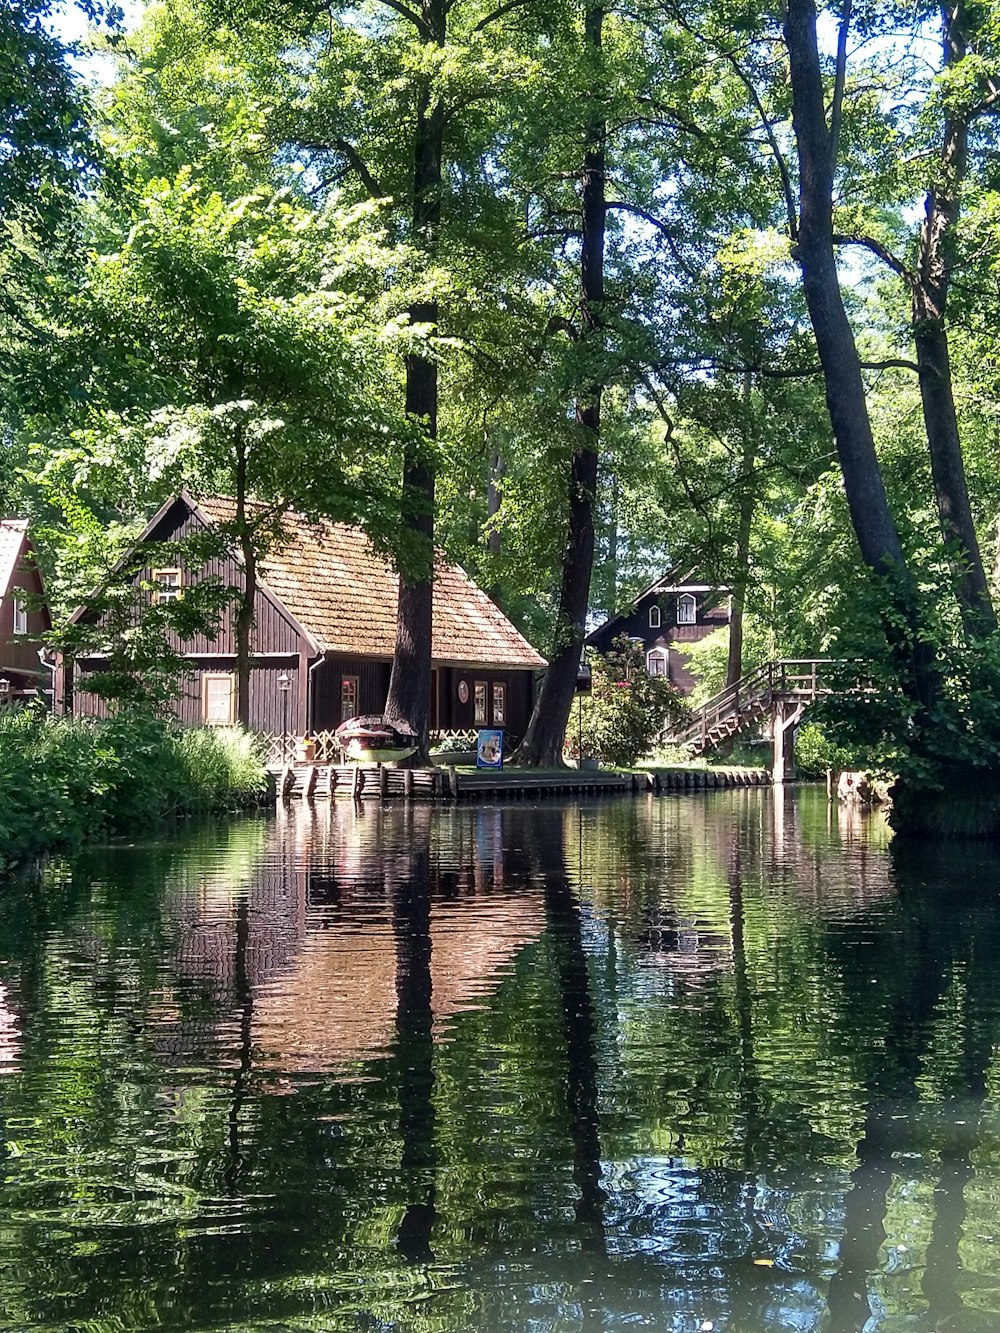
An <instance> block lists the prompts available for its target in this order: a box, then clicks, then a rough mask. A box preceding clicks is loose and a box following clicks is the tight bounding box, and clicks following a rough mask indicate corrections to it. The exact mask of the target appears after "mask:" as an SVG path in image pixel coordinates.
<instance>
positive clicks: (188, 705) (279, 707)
mask: <svg viewBox="0 0 1000 1333" xmlns="http://www.w3.org/2000/svg"><path fill="white" fill-rule="evenodd" d="M190 663H191V670H190V672H189V673H187V674H186V675H185V676H184V678H183V680H182V681H181V682H180V690H181V692H180V695H179V697H178V699H177V701H176V703H175V704H174V710H173V711H174V715H175V716H176V718H177V720H178V721H179V722H181V723H183V725H184V726H190V727H197V726H201V723H202V678H203V676H204V675H205V674H206V673H211V674H215V673H216V672H230V673H232V674H233V676H234V677H235V674H236V659H235V658H233V657H230V658H220V657H215V656H213V657H201V658H198V657H192V658H191V659H190ZM103 669H104V664H103V662H102V661H101V660H100V659H99V658H90V659H85V660H82V661H79V662H77V664H76V671H75V673H74V684H73V712H74V713H75V714H76V715H77V716H78V717H107V715H108V708H107V705H106V704H105V702H104V700H103V699H101V698H100V697H99V696H98V695H96V694H92V693H90V692H89V691H88V690H86V689H83V688H81V687H82V686H83V685H84V684H85V682H86V679H87V677H88V676H93V675H94V674H95V673H97V672H100V671H102V670H103ZM282 672H285V674H286V675H287V676H288V677H289V681H290V684H289V688H288V691H287V699H288V704H287V720H288V732H289V734H290V735H301V734H302V733H303V732H304V731H305V729H306V728H305V698H304V696H303V692H302V689H301V687H300V683H299V682H300V673H299V661H298V658H297V657H293V656H291V655H289V656H288V658H287V659H284V660H271V661H268V662H265V663H261V664H259V665H258V666H255V667H254V669H253V671H252V672H251V675H250V727H251V730H253V731H263V732H270V733H271V734H272V735H275V736H277V735H280V734H281V732H282V730H283V721H284V716H285V714H284V707H283V703H282V691H281V690H280V689H279V688H278V677H279V676H280V675H281V673H282ZM234 688H235V687H234Z"/></svg>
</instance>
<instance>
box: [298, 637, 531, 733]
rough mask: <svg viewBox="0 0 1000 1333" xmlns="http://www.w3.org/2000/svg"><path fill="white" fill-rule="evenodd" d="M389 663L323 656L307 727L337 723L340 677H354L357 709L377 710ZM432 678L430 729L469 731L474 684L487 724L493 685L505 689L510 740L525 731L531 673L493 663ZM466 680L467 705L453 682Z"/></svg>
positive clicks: (447, 669)
mask: <svg viewBox="0 0 1000 1333" xmlns="http://www.w3.org/2000/svg"><path fill="white" fill-rule="evenodd" d="M391 665H392V664H391V663H390V662H385V661H377V660H372V659H371V658H364V657H328V658H327V659H326V660H325V661H324V662H323V664H322V665H321V666H319V667H316V668H315V670H314V671H313V709H312V716H311V720H310V723H309V725H310V727H311V728H312V729H313V730H314V731H327V730H330V731H333V730H335V729H336V728H337V727H338V726H339V725H340V686H341V681H342V680H343V678H344V676H357V677H358V691H359V702H358V712H359V713H381V712H382V709H383V708H384V707H385V700H386V696H387V695H388V693H389V673H390V670H391ZM433 679H434V682H435V683H436V686H437V690H436V698H432V699H431V710H430V718H431V729H432V730H437V729H441V730H460V729H462V730H464V729H468V730H474V729H475V726H476V723H475V682H476V681H477V680H482V681H485V682H486V685H487V698H488V702H489V709H490V714H489V721H488V723H487V725H488V726H492V725H493V714H492V703H493V686H494V684H498V685H503V686H504V687H505V688H506V691H507V709H506V722H505V723H504V726H505V728H506V730H507V731H508V733H509V734H510V736H511V737H512V738H514V737H517V738H520V737H521V736H523V735H524V732H525V729H526V728H527V725H528V719H529V718H530V716H531V705H532V702H533V697H534V696H533V689H534V672H532V671H498V670H496V669H495V668H493V667H486V666H483V667H452V666H435V667H434V673H433ZM460 680H466V681H468V683H469V699H468V703H465V704H463V703H462V702H461V700H460V699H459V697H458V682H459V681H460Z"/></svg>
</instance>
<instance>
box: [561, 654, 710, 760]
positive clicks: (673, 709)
mask: <svg viewBox="0 0 1000 1333" xmlns="http://www.w3.org/2000/svg"><path fill="white" fill-rule="evenodd" d="M590 668H591V672H592V681H593V685H592V689H591V692H590V694H587V695H583V697H582V700H581V699H578V700H577V701H576V703H575V704H574V706H573V714H572V716H571V718H570V725H569V729H568V731H567V733H566V751H567V753H568V755H570V756H571V757H572V758H580V757H583V758H594V759H599V760H600V761H601V762H602V763H605V764H611V765H613V766H618V767H628V766H629V765H631V764H634V763H635V762H636V761H637V760H638V759H641V758H642V757H643V756H644V755H646V754H648V752H649V750H650V748H651V746H652V744H653V741H654V740H655V738H656V737H657V736H658V735H659V734H660V732H661V731H663V730H664V728H665V727H667V726H668V725H670V724H672V723H674V722H679V721H681V720H682V719H684V718H685V717H686V716H687V714H688V711H689V710H688V706H687V702H686V701H685V699H684V696H683V695H682V694H680V692H679V691H678V690H677V689H676V687H675V686H673V685H671V684H670V682H669V681H668V680H667V679H666V677H665V676H650V675H649V673H648V672H647V671H646V658H645V653H644V651H643V648H642V645H641V644H635V643H633V642H632V641H631V640H630V639H627V638H619V639H615V641H614V643H613V644H612V646H611V651H610V652H608V653H607V654H606V655H604V656H601V655H599V654H595V655H594V656H593V657H592V658H591V661H590Z"/></svg>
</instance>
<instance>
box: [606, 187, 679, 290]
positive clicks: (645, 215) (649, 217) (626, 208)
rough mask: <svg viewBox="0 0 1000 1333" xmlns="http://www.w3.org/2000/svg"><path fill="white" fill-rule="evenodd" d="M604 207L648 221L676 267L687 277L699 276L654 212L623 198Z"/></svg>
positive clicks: (609, 210)
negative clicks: (629, 202) (665, 244)
mask: <svg viewBox="0 0 1000 1333" xmlns="http://www.w3.org/2000/svg"><path fill="white" fill-rule="evenodd" d="M605 209H606V211H607V212H609V213H610V212H611V211H612V209H614V210H615V211H616V212H618V213H632V214H633V215H634V216H635V217H637V218H642V220H643V221H644V222H648V223H649V225H650V226H651V227H655V228H656V230H657V231H658V232H659V233H660V235H661V236H662V237H663V239H664V240H665V241H666V243H667V249H668V250H669V251H670V253H671V255H672V256H673V258H674V263H675V264H676V265H677V267H678V268H679V269H680V270H681V271H682V272H683V273H685V274H686V275H687V276H688V277H689V278H697V277H699V276H700V275H699V274H698V273H697V272H696V271H695V270H694V269H693V268H691V266H690V265H689V264H688V263H687V261H686V260H685V259H684V256H683V255H682V254H681V252H680V250H679V249H678V248H677V242H676V241H675V240H674V237H673V233H672V232H671V230H670V228H669V227H668V226H667V224H666V223H665V222H663V221H662V220H661V219H660V218H658V217H656V216H655V214H653V213H649V212H647V211H646V209H644V208H640V207H639V205H638V204H627V203H626V202H625V201H624V200H623V199H612V200H610V201H609V202H608V203H607V204H605Z"/></svg>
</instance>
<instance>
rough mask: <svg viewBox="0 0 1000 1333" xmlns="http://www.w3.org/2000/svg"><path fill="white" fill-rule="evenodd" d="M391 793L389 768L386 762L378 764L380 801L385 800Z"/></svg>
mask: <svg viewBox="0 0 1000 1333" xmlns="http://www.w3.org/2000/svg"><path fill="white" fill-rule="evenodd" d="M388 794H389V770H388V769H387V768H386V766H385V764H379V766H378V796H379V800H380V801H384V800H385V798H386V796H388Z"/></svg>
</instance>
